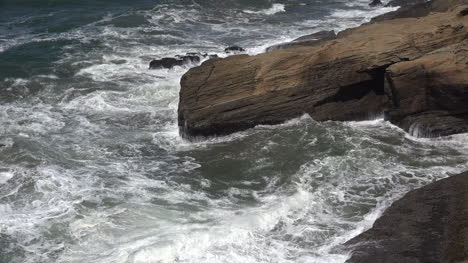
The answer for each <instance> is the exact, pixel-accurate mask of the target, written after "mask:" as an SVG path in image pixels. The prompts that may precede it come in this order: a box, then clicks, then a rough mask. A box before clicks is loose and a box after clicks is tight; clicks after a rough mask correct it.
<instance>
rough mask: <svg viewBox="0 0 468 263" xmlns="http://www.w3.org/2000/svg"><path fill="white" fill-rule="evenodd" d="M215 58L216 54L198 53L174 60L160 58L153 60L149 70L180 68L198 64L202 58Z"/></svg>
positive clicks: (177, 57)
mask: <svg viewBox="0 0 468 263" xmlns="http://www.w3.org/2000/svg"><path fill="white" fill-rule="evenodd" d="M206 57H208V58H210V59H211V58H217V57H218V55H216V54H206V53H200V52H191V53H187V54H186V55H185V56H181V55H177V56H176V57H175V58H162V59H155V60H152V61H151V62H150V66H149V68H150V69H162V68H167V69H170V68H173V67H175V66H182V65H186V64H198V63H200V62H201V60H202V58H206Z"/></svg>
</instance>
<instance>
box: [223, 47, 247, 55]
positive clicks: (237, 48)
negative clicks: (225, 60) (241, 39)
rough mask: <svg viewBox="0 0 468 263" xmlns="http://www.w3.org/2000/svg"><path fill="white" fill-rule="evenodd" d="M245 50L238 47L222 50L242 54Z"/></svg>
mask: <svg viewBox="0 0 468 263" xmlns="http://www.w3.org/2000/svg"><path fill="white" fill-rule="evenodd" d="M244 51H245V49H244V48H241V47H239V46H230V47H227V48H225V49H224V52H226V53H231V52H244Z"/></svg>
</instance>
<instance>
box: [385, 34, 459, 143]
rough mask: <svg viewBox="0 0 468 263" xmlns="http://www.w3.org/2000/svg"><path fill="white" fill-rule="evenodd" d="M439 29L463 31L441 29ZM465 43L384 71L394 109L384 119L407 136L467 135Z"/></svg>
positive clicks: (386, 87) (387, 89) (386, 85)
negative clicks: (407, 134) (403, 131)
mask: <svg viewBox="0 0 468 263" xmlns="http://www.w3.org/2000/svg"><path fill="white" fill-rule="evenodd" d="M439 30H444V31H449V32H450V31H457V30H462V28H456V27H455V28H451V27H446V26H443V27H441V28H440V29H439ZM466 47H468V40H465V41H463V42H461V43H459V44H455V45H451V46H448V47H445V48H442V49H439V50H436V51H434V52H431V53H430V54H428V55H426V56H423V57H421V58H419V59H416V60H413V61H408V62H402V63H398V64H395V65H392V66H390V67H389V68H388V69H387V73H386V81H385V89H386V91H387V93H388V94H391V98H392V101H393V106H394V108H393V109H391V110H389V111H388V112H387V114H386V118H387V119H388V120H390V121H391V122H392V123H394V124H396V125H398V126H400V127H401V128H403V129H404V130H406V131H408V132H409V133H410V134H412V135H415V136H418V137H435V136H444V135H449V134H455V133H464V132H468V66H467V65H468V49H467V48H466Z"/></svg>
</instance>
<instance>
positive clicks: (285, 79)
mask: <svg viewBox="0 0 468 263" xmlns="http://www.w3.org/2000/svg"><path fill="white" fill-rule="evenodd" d="M465 8H466V7H465ZM465 8H464V7H458V8H455V9H453V10H452V11H450V12H446V13H434V14H431V15H430V16H426V17H423V18H419V19H402V20H398V21H397V20H394V21H388V22H383V23H378V24H370V25H364V26H361V27H358V28H354V29H352V30H347V31H346V32H344V33H341V34H340V36H339V37H338V38H337V39H335V40H331V41H325V42H323V43H321V44H320V45H316V46H310V47H307V46H306V47H302V46H301V47H294V48H288V49H284V50H276V51H273V52H270V53H264V54H259V55H256V56H248V55H237V56H230V57H228V58H225V59H211V60H208V61H206V62H204V63H203V64H202V65H201V66H199V67H195V68H192V69H190V70H189V71H188V72H187V73H186V74H185V75H184V76H183V77H182V79H181V90H180V100H179V109H178V122H179V126H180V132H181V135H182V136H186V137H190V136H210V135H222V134H229V133H232V132H235V131H240V130H244V129H247V128H251V127H254V126H255V125H258V124H277V123H281V122H284V121H286V120H289V119H291V118H295V117H299V116H301V115H302V114H304V113H308V114H309V115H310V116H311V117H312V118H314V119H315V120H317V121H323V120H338V121H346V120H363V119H368V118H369V117H370V116H375V115H377V114H382V113H383V111H385V110H389V112H390V113H391V112H392V111H393V110H397V113H398V109H397V108H396V106H395V100H398V98H395V97H394V96H392V95H393V94H390V95H389V94H388V92H385V91H386V89H385V76H386V75H385V73H386V71H387V68H389V67H391V66H392V65H393V64H398V63H402V62H403V63H404V62H406V61H412V60H417V59H419V58H422V57H424V56H426V55H427V54H429V53H430V52H432V51H435V50H438V49H441V48H443V47H446V46H449V45H454V44H457V43H461V42H462V41H464V40H465V39H466V37H467V34H468V29H467V26H468V20H467V19H465V17H462V16H460V15H459V13H460V12H461V10H464V9H465ZM449 65H450V63H448V64H447V67H450V66H449ZM390 71H391V69H390ZM391 72H393V71H391ZM437 80H439V78H437V77H434V78H433V79H431V81H437ZM387 90H388V89H387ZM412 115H414V114H413V113H412ZM451 116H454V115H453V114H452V115H451ZM396 120H397V119H395V122H397V121H396Z"/></svg>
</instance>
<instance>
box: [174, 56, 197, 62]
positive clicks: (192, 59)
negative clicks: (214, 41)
mask: <svg viewBox="0 0 468 263" xmlns="http://www.w3.org/2000/svg"><path fill="white" fill-rule="evenodd" d="M177 58H178V59H179V60H182V61H183V63H184V64H188V63H200V61H201V56H198V55H186V56H177Z"/></svg>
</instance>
